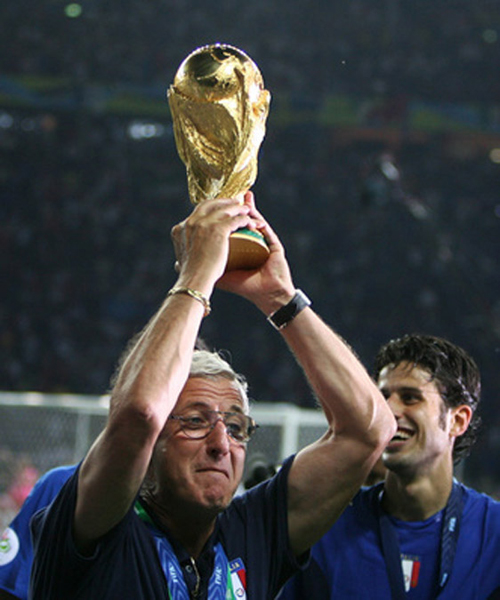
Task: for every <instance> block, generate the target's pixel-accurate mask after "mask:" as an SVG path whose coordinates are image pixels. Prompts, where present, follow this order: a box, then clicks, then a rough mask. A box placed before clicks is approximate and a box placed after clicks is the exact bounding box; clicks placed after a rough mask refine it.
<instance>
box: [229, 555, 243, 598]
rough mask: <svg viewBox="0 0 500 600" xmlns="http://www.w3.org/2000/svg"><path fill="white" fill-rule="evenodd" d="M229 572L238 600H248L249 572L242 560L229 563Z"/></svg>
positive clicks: (237, 559)
mask: <svg viewBox="0 0 500 600" xmlns="http://www.w3.org/2000/svg"><path fill="white" fill-rule="evenodd" d="M229 572H230V573H231V584H232V586H233V592H234V595H235V597H236V598H238V600H246V597H247V594H246V591H245V590H246V587H247V572H246V570H245V565H244V564H243V561H242V560H241V558H236V559H235V560H232V561H231V562H230V563H229Z"/></svg>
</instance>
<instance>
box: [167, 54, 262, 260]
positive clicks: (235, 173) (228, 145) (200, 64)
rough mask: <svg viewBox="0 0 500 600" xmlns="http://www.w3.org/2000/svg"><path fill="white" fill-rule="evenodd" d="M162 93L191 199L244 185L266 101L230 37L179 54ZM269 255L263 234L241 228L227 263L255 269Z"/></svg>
mask: <svg viewBox="0 0 500 600" xmlns="http://www.w3.org/2000/svg"><path fill="white" fill-rule="evenodd" d="M167 96H168V102H169V105H170V111H171V113H172V120H173V126H174V135H175V143H176V146H177V151H178V153H179V156H180V158H181V160H182V161H183V163H184V164H185V166H186V172H187V181H188V191H189V197H190V200H191V202H192V204H198V203H199V202H203V201H204V200H209V199H215V198H234V197H236V196H238V195H240V194H242V193H243V192H245V191H247V190H248V189H250V187H251V186H252V185H253V183H254V182H255V179H256V178H257V156H258V153H259V148H260V145H261V143H262V140H263V139H264V135H265V132H266V119H267V115H268V113H269V104H270V101H271V95H270V93H269V92H268V91H267V90H266V89H264V81H263V79H262V75H261V73H260V71H259V69H258V67H257V65H256V64H255V63H254V62H253V60H252V59H251V58H250V57H249V56H248V55H247V54H245V52H243V51H242V50H239V49H238V48H235V47H234V46H230V45H228V44H211V45H207V46H202V47H200V48H198V49H196V50H195V51H194V52H192V53H191V54H189V55H188V56H187V57H186V58H185V59H184V60H183V62H182V63H181V65H180V67H179V69H178V70H177V73H176V75H175V77H174V82H173V84H172V85H171V86H170V88H169V90H168V92H167ZM268 256H269V249H268V247H267V244H266V242H265V240H264V237H263V236H262V235H261V234H259V233H258V232H255V231H251V230H249V229H239V230H238V231H235V232H234V233H233V234H232V235H231V238H230V244H229V258H228V264H227V267H226V269H227V270H234V269H254V268H257V267H259V266H260V265H261V264H263V263H264V262H265V261H266V260H267V257H268Z"/></svg>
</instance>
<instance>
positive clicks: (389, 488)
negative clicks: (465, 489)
mask: <svg viewBox="0 0 500 600" xmlns="http://www.w3.org/2000/svg"><path fill="white" fill-rule="evenodd" d="M452 485H453V477H452V476H451V475H450V476H449V477H444V478H441V479H439V480H437V481H436V480H433V479H432V478H429V477H425V478H419V479H413V480H411V481H405V480H403V479H402V478H401V477H399V476H398V475H396V474H395V473H392V472H391V471H389V472H388V474H387V477H386V480H385V483H384V495H383V499H382V506H383V508H384V510H385V511H387V512H388V513H389V514H390V515H392V516H393V517H396V518H397V519H401V520H402V521H425V519H429V518H430V517H432V516H433V515H435V514H436V513H438V512H439V511H440V510H442V509H443V508H444V507H445V506H446V504H447V502H448V499H449V497H450V494H451V489H452Z"/></svg>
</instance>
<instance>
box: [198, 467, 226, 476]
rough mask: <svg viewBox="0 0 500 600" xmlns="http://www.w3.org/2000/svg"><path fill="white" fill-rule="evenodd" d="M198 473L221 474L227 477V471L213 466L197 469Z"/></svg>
mask: <svg viewBox="0 0 500 600" xmlns="http://www.w3.org/2000/svg"><path fill="white" fill-rule="evenodd" d="M198 473H209V474H212V475H223V476H224V477H226V478H227V479H229V473H228V472H227V471H225V470H224V469H217V468H215V467H205V468H202V469H198Z"/></svg>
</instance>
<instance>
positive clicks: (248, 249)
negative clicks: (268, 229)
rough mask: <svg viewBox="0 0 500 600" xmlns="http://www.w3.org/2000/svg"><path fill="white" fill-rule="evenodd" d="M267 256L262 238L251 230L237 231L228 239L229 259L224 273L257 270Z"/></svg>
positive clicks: (266, 249)
mask: <svg viewBox="0 0 500 600" xmlns="http://www.w3.org/2000/svg"><path fill="white" fill-rule="evenodd" d="M268 256H269V248H268V247H267V244H266V241H265V239H264V236H263V235H261V234H260V233H258V232H256V231H252V230H251V229H246V228H242V229H238V230H237V231H235V232H234V233H232V234H231V235H230V237H229V258H228V261H227V266H226V271H236V270H238V269H246V270H250V269H257V268H258V267H260V266H261V265H263V264H264V263H265V262H266V260H267V258H268Z"/></svg>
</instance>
